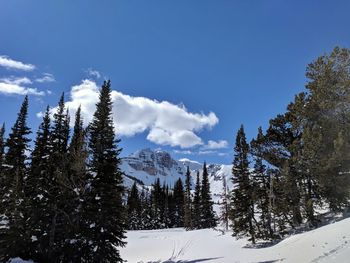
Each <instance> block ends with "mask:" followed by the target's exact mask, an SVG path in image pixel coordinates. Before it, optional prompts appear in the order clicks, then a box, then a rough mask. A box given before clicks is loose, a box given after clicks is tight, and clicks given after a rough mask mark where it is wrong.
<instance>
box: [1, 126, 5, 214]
mask: <svg viewBox="0 0 350 263" xmlns="http://www.w3.org/2000/svg"><path fill="white" fill-rule="evenodd" d="M4 161H5V123H4V124H3V125H2V127H1V129H0V197H2V196H3V192H2V188H3V186H4V180H5V178H4V174H3V164H4ZM0 208H1V205H0ZM0 211H2V210H0ZM0 214H1V212H0ZM0 220H1V216H0Z"/></svg>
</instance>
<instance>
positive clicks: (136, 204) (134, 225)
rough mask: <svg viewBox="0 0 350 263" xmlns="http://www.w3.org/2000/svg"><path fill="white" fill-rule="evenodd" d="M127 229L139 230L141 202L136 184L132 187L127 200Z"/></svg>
mask: <svg viewBox="0 0 350 263" xmlns="http://www.w3.org/2000/svg"><path fill="white" fill-rule="evenodd" d="M126 206H127V213H128V229H130V230H138V229H141V226H140V225H141V222H140V217H141V201H140V196H139V191H138V189H137V185H136V182H135V183H134V184H133V185H132V187H131V189H130V193H129V195H128V200H127V205H126Z"/></svg>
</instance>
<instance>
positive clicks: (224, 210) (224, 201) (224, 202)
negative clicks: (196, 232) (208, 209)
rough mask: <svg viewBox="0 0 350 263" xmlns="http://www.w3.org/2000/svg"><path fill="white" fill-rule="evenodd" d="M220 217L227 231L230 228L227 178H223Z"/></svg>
mask: <svg viewBox="0 0 350 263" xmlns="http://www.w3.org/2000/svg"><path fill="white" fill-rule="evenodd" d="M220 197H221V203H220V216H219V220H220V221H221V223H222V224H223V225H224V227H225V230H226V231H227V230H228V227H229V190H228V186H227V182H226V177H225V176H224V175H223V176H222V193H221V194H220Z"/></svg>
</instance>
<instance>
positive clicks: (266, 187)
mask: <svg viewBox="0 0 350 263" xmlns="http://www.w3.org/2000/svg"><path fill="white" fill-rule="evenodd" d="M263 137H264V135H263V132H262V128H261V127H259V129H258V135H257V138H256V139H254V140H252V142H251V144H250V145H251V147H250V149H251V153H252V155H253V156H254V161H255V163H254V170H253V173H252V176H251V179H252V181H253V182H252V186H253V189H252V198H253V202H254V204H255V210H256V211H255V213H256V214H259V215H260V220H259V223H258V224H257V227H258V234H257V237H259V238H263V239H270V238H272V237H273V231H272V228H271V210H270V207H269V201H270V178H269V175H268V174H267V173H266V166H265V165H264V163H263V159H262V152H263V151H262V142H263Z"/></svg>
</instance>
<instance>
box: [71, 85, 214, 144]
mask: <svg viewBox="0 0 350 263" xmlns="http://www.w3.org/2000/svg"><path fill="white" fill-rule="evenodd" d="M98 95H99V88H98V87H97V85H96V83H95V82H94V81H92V80H88V79H85V80H83V81H82V82H81V84H79V85H76V86H73V87H72V89H71V92H70V96H71V98H70V100H69V101H68V102H67V106H68V107H69V110H70V112H71V113H72V114H74V112H75V110H76V109H77V108H78V107H79V105H81V110H82V114H83V116H84V119H85V121H86V122H89V121H91V119H92V116H93V113H94V111H95V104H96V103H97V101H98ZM112 100H113V102H114V107H113V119H114V120H115V122H116V127H117V133H118V135H124V136H133V135H135V134H138V133H142V132H147V133H148V135H147V139H148V140H149V141H151V142H154V143H156V144H160V145H170V146H179V147H181V148H189V147H193V146H196V145H202V144H203V142H202V139H201V138H200V137H199V136H198V135H197V134H196V133H198V132H200V131H201V130H202V129H205V128H211V127H213V126H215V125H216V124H217V123H218V121H219V120H218V118H217V117H216V115H215V114H214V113H213V112H210V113H209V114H207V115H206V114H203V113H191V112H189V111H188V110H187V109H186V108H185V107H184V106H183V105H175V104H172V103H170V102H167V101H161V102H159V101H157V100H152V99H149V98H145V97H132V96H129V95H125V94H123V93H121V92H118V91H115V90H113V91H112Z"/></svg>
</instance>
